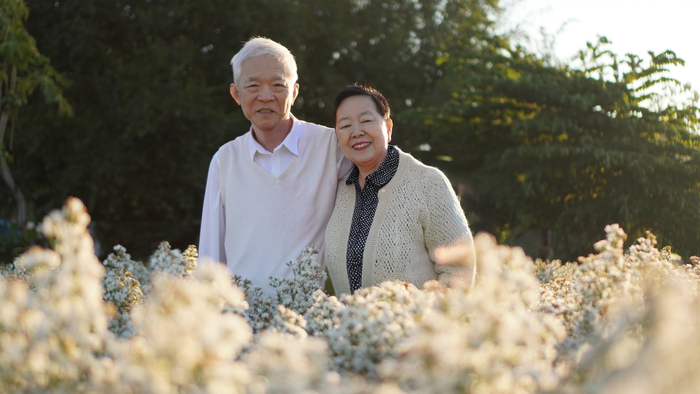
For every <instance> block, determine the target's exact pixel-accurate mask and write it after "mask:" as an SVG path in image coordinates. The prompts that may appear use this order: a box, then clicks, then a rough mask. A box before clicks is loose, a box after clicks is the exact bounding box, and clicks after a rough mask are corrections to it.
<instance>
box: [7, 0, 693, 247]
mask: <svg viewBox="0 0 700 394" xmlns="http://www.w3.org/2000/svg"><path fill="white" fill-rule="evenodd" d="M26 4H27V6H28V7H29V9H30V14H29V18H28V19H27V21H26V23H25V26H26V28H27V30H28V31H29V33H30V34H31V35H32V36H33V37H34V38H35V39H36V46H37V47H38V48H39V50H40V51H41V53H42V54H43V55H45V56H46V57H47V58H50V59H51V64H52V65H53V67H55V69H56V70H58V71H60V72H62V73H65V75H66V76H67V77H68V78H69V79H70V80H71V85H70V87H69V88H67V89H65V90H64V95H65V97H66V98H67V100H68V101H69V102H70V103H71V105H72V107H73V109H74V111H75V114H76V116H75V117H73V118H65V117H60V116H59V115H58V114H57V113H56V111H55V110H51V108H50V105H49V104H46V103H44V102H43V101H41V100H34V101H33V102H32V105H30V106H25V107H23V108H21V109H20V110H19V117H18V118H17V121H16V122H15V124H14V126H13V127H14V128H15V130H16V133H15V138H14V147H13V151H12V154H13V157H14V162H13V171H14V173H15V174H16V178H17V180H18V184H21V185H23V188H24V190H25V192H26V195H27V200H28V208H29V212H28V216H29V219H30V220H32V219H36V218H40V217H42V216H43V215H44V214H45V213H46V212H48V211H49V210H50V209H52V208H55V207H57V206H59V205H60V204H61V203H62V202H63V201H64V200H65V198H66V197H67V196H69V195H71V196H76V197H79V198H81V199H82V200H83V201H84V202H85V204H86V205H87V207H88V209H89V212H90V214H91V215H92V218H93V226H94V228H93V231H94V233H95V235H96V236H97V238H98V239H99V240H100V241H101V243H102V244H103V245H105V248H104V249H105V250H109V249H110V246H111V245H113V244H116V243H120V244H122V245H124V246H126V247H127V248H128V249H129V250H130V252H131V253H132V255H133V256H134V258H136V259H143V258H144V257H146V256H147V255H148V253H149V252H150V251H152V250H153V249H155V248H156V246H157V245H158V244H159V242H160V241H161V240H169V241H170V242H171V243H172V244H173V247H176V248H180V249H184V248H185V247H186V246H187V245H189V244H192V243H196V242H197V239H198V234H199V220H200V216H201V204H202V199H203V195H204V186H205V182H206V173H207V169H208V166H209V161H210V160H211V157H212V155H213V154H214V152H216V150H217V149H218V148H219V146H221V145H222V144H224V143H225V142H227V141H229V140H231V139H233V138H235V137H236V136H238V135H241V134H243V133H245V132H246V131H248V129H249V126H250V125H249V122H248V121H247V120H246V119H245V118H244V117H243V115H242V113H241V111H240V109H239V108H238V106H237V105H236V104H235V102H234V101H233V100H232V99H231V97H230V95H229V87H228V86H229V84H230V83H231V81H232V75H231V68H230V65H229V61H230V59H231V57H232V56H233V55H234V54H235V53H236V52H237V51H238V50H239V49H240V47H241V45H242V43H243V42H245V41H247V40H248V39H249V38H250V37H253V36H265V37H269V38H271V39H273V40H276V41H278V42H280V43H281V44H283V45H285V46H286V47H288V48H289V49H290V50H291V51H292V53H293V54H294V55H295V57H296V59H297V63H298V66H299V77H300V80H299V83H300V85H301V87H300V95H299V98H298V99H297V102H296V103H295V105H294V107H293V109H292V112H293V113H294V114H295V116H297V117H298V118H300V119H304V120H308V121H312V122H316V123H321V124H329V123H330V118H331V111H332V108H331V107H332V99H333V97H334V95H335V93H336V92H337V91H339V90H340V89H341V88H342V87H344V86H345V85H348V84H351V83H354V82H360V83H365V82H366V83H369V84H372V85H373V86H375V87H376V88H378V89H379V90H380V91H382V92H383V93H384V94H385V96H387V97H388V99H389V102H390V104H391V106H392V109H393V113H394V120H395V133H394V135H393V137H394V140H393V141H394V143H396V144H397V145H399V146H400V147H401V148H402V149H404V150H406V151H409V152H412V153H413V154H414V155H416V156H417V157H418V158H420V159H421V160H423V161H425V162H426V163H429V164H433V165H437V166H439V167H440V168H441V169H443V170H444V171H445V172H446V173H447V174H448V175H449V176H450V178H451V179H452V181H453V183H454V185H455V187H456V189H457V190H458V192H459V193H460V194H461V195H462V201H463V205H464V207H465V211H466V212H467V214H468V217H469V219H470V222H471V223H472V226H473V228H474V229H477V230H479V229H485V230H489V231H491V232H493V233H496V234H498V235H500V236H501V238H502V239H505V238H506V236H507V235H509V234H510V235H511V238H512V237H513V236H517V235H518V234H522V233H526V232H530V233H531V232H533V231H534V232H536V233H539V232H543V233H549V232H552V234H553V237H552V238H553V245H550V247H552V248H555V254H556V255H557V256H558V257H559V256H561V257H566V256H574V257H575V256H578V253H580V250H581V249H582V248H584V245H590V244H591V243H592V241H595V240H596V236H595V234H598V233H600V231H601V230H602V228H603V227H604V225H605V224H607V223H610V222H619V223H621V225H623V226H624V227H625V228H626V229H628V230H629V231H630V232H631V233H632V234H633V235H637V234H641V232H642V231H643V230H644V229H647V228H650V229H652V230H653V231H654V232H655V233H656V234H658V235H659V237H660V238H661V239H662V240H663V242H665V243H669V244H672V245H674V246H676V247H678V248H680V249H681V250H682V251H685V250H687V249H689V248H691V247H694V245H695V244H693V242H695V243H697V241H698V234H700V230H697V229H696V228H695V227H696V226H694V224H695V223H697V219H698V216H700V215H699V214H698V209H700V204H698V201H697V200H698V179H697V176H698V175H697V173H698V172H697V171H696V170H697V168H696V167H697V165H698V142H697V138H696V137H695V136H693V135H692V134H691V133H690V132H689V130H691V129H692V128H693V127H697V115H698V112H697V108H696V104H694V105H687V106H683V105H679V104H678V103H676V102H673V101H671V102H669V101H668V100H666V101H664V100H663V97H659V96H656V97H652V96H648V93H647V92H648V89H647V88H648V87H649V86H648V85H649V84H651V85H654V84H662V83H666V84H668V83H672V81H670V80H664V79H660V78H665V74H664V67H665V66H666V65H669V64H679V63H681V62H682V61H681V60H680V59H677V58H676V57H675V55H674V54H673V53H672V52H666V53H663V54H659V55H653V56H652V57H651V59H650V60H644V61H642V59H640V58H638V57H635V56H628V57H622V58H621V57H617V56H615V55H614V54H611V53H609V52H606V51H604V46H600V45H591V46H590V48H588V49H587V50H586V51H584V52H583V55H584V58H583V60H585V62H584V63H583V64H584V66H583V67H582V68H583V69H582V70H577V69H574V68H572V67H568V68H561V67H554V66H551V65H550V64H549V63H545V62H544V61H543V60H542V59H541V58H540V57H538V56H535V55H533V54H529V53H526V52H525V51H524V50H523V49H522V48H517V47H516V48H513V47H512V46H511V45H510V43H509V42H508V40H507V39H505V38H503V37H499V36H496V35H495V34H494V33H493V31H492V25H493V23H494V20H495V19H496V18H497V15H498V14H499V12H500V8H499V1H498V0H382V1H378V0H338V1H323V0H305V1H300V0H210V1H206V2H200V1H195V0H134V1H123V0H119V1H117V0H100V1H97V0H80V1H75V0H59V1H49V2H47V1H40V0H26ZM645 59H646V58H645ZM601 73H602V74H601ZM645 100H646V101H652V102H654V103H655V105H654V106H650V108H652V107H653V108H654V109H653V110H649V109H646V108H645V107H643V106H641V105H640V104H642V102H643V101H645ZM428 145H429V147H430V150H425V149H427V146H428ZM448 160H449V161H448ZM0 201H2V204H0V217H13V215H14V213H13V211H12V210H11V208H10V205H8V204H5V202H6V201H12V196H11V195H10V194H9V193H8V192H7V190H6V189H4V188H3V189H0Z"/></svg>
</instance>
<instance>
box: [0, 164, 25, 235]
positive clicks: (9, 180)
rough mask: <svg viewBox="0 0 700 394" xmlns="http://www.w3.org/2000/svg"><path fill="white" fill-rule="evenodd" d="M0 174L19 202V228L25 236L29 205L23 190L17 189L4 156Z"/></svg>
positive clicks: (0, 165)
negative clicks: (0, 173)
mask: <svg viewBox="0 0 700 394" xmlns="http://www.w3.org/2000/svg"><path fill="white" fill-rule="evenodd" d="M0 172H2V179H4V180H5V183H6V184H7V186H9V188H10V190H11V191H12V194H13V195H14V196H15V200H16V201H17V226H18V227H19V229H20V231H22V234H25V233H26V231H27V203H26V202H25V201H24V194H22V190H20V189H19V187H17V185H16V184H15V181H14V179H13V178H12V173H11V172H10V167H9V166H8V165H7V160H5V156H4V155H1V156H0Z"/></svg>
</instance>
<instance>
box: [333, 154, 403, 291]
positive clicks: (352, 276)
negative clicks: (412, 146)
mask: <svg viewBox="0 0 700 394" xmlns="http://www.w3.org/2000/svg"><path fill="white" fill-rule="evenodd" d="M398 168H399V152H398V151H397V150H396V148H394V147H393V146H390V147H389V152H388V154H387V155H386V158H385V159H384V162H383V163H382V164H381V165H380V166H379V168H378V169H377V171H375V172H373V173H371V174H369V175H368V176H367V179H365V187H364V188H361V187H360V182H359V176H360V171H359V170H358V169H357V166H355V168H353V170H352V172H351V173H350V176H348V179H347V181H346V182H345V183H346V184H348V185H350V184H354V185H355V210H354V211H353V214H352V225H351V227H350V237H349V239H348V252H347V269H348V279H349V281H350V291H351V292H354V291H355V290H357V289H359V288H360V287H362V263H363V261H362V260H363V255H364V252H365V244H366V243H367V236H368V235H369V230H370V228H371V227H372V222H373V221H374V214H375V212H376V211H377V204H379V196H378V193H379V190H381V188H382V187H384V186H385V185H386V184H387V183H389V181H390V180H391V179H392V178H393V177H394V175H395V174H396V170H397V169H398Z"/></svg>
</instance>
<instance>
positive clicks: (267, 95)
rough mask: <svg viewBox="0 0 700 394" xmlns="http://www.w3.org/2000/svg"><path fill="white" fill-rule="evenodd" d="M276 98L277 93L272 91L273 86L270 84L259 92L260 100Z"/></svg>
mask: <svg viewBox="0 0 700 394" xmlns="http://www.w3.org/2000/svg"><path fill="white" fill-rule="evenodd" d="M274 98H275V95H274V94H273V92H272V88H270V87H269V86H263V87H262V89H260V93H259V94H258V100H260V101H272V100H273V99H274Z"/></svg>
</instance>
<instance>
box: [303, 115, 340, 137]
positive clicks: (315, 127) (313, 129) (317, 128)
mask: <svg viewBox="0 0 700 394" xmlns="http://www.w3.org/2000/svg"><path fill="white" fill-rule="evenodd" d="M296 121H297V122H299V125H300V126H301V129H302V130H303V132H304V133H306V132H310V133H318V134H320V135H325V134H329V133H330V134H333V133H335V130H333V129H332V128H330V127H326V126H324V125H320V124H316V123H311V122H307V121H304V120H299V119H296Z"/></svg>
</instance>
